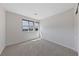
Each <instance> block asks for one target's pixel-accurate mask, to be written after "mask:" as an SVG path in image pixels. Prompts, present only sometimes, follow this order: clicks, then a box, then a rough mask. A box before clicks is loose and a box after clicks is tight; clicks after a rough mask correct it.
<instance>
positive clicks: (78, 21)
mask: <svg viewBox="0 0 79 59" xmlns="http://www.w3.org/2000/svg"><path fill="white" fill-rule="evenodd" d="M77 24H78V26H77V29H78V31H77V33H78V37H77V38H78V42H77V43H78V45H77V47H78V56H79V6H78V14H77Z"/></svg>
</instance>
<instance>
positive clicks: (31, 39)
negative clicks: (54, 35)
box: [6, 37, 39, 47]
mask: <svg viewBox="0 0 79 59" xmlns="http://www.w3.org/2000/svg"><path fill="white" fill-rule="evenodd" d="M38 38H39V37H38ZM38 38H34V39H30V40H25V41H22V42H18V43H14V44H11V45H6V47H10V46H14V45H19V44H22V43H25V42H29V41H32V40H36V39H38Z"/></svg>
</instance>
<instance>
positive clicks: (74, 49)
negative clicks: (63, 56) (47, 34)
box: [44, 39, 78, 53]
mask: <svg viewBox="0 0 79 59" xmlns="http://www.w3.org/2000/svg"><path fill="white" fill-rule="evenodd" d="M44 40H46V39H44ZM47 41H49V42H51V43H56V44H58V45H61V46H63V47H66V48H68V49H71V50H73V51H75V52H77V53H78V51H77V50H76V49H74V48H70V47H68V46H66V45H63V44H61V43H57V42H55V41H53V42H52V41H50V40H47Z"/></svg>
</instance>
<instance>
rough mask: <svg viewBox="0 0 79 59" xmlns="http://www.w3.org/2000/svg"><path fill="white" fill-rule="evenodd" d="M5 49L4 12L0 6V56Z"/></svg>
mask: <svg viewBox="0 0 79 59" xmlns="http://www.w3.org/2000/svg"><path fill="white" fill-rule="evenodd" d="M4 48H5V10H4V9H3V8H2V7H1V6H0V54H1V52H2V51H3V49H4Z"/></svg>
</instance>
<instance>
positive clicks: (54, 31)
mask: <svg viewBox="0 0 79 59" xmlns="http://www.w3.org/2000/svg"><path fill="white" fill-rule="evenodd" d="M74 18H75V17H74V9H70V10H67V11H65V12H62V13H60V14H57V15H54V16H50V17H48V18H45V19H42V20H41V21H40V29H41V32H42V37H43V39H45V40H48V41H51V42H55V43H57V44H60V45H62V46H65V47H68V48H70V49H73V50H75V51H76V46H75V45H76V43H75V42H76V39H74V35H75V33H74V32H75V30H74Z"/></svg>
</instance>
